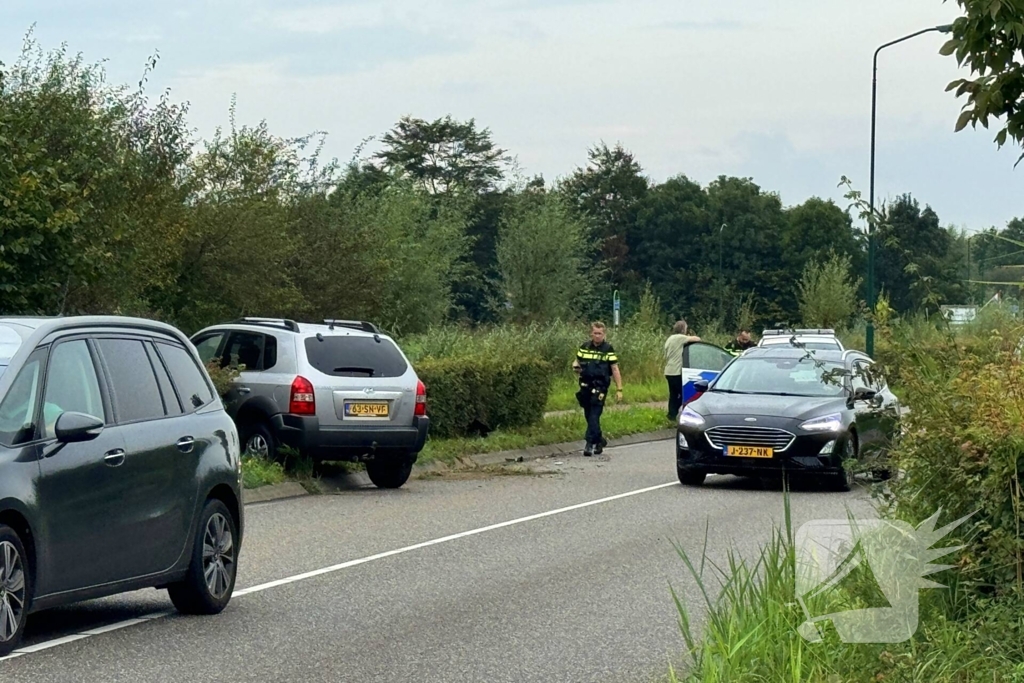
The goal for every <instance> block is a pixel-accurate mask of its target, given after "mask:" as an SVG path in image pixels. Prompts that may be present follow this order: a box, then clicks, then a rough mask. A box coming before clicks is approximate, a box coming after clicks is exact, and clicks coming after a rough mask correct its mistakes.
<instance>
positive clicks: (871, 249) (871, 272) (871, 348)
mask: <svg viewBox="0 0 1024 683" xmlns="http://www.w3.org/2000/svg"><path fill="white" fill-rule="evenodd" d="M952 30H953V25H952V24H943V25H942V26H933V27H931V28H926V29H923V30H921V31H917V32H916V33H911V34H910V35H907V36H903V37H902V38H898V39H896V40H893V41H891V42H888V43H885V44H884V45H881V46H879V47H878V49H877V50H875V56H874V59H873V60H872V63H871V188H870V190H869V193H868V203H869V205H870V209H871V210H870V215H869V217H868V328H867V333H866V335H865V340H864V341H865V346H866V347H867V348H866V349H865V351H866V352H867V354H868V355H869V356H874V355H875V324H874V321H873V317H874V314H875V303H876V302H875V123H876V119H877V117H876V111H877V103H878V53H879V52H881V51H882V50H884V49H885V48H887V47H892V46H893V45H898V44H899V43H902V42H904V41H907V40H910V39H911V38H916V37H918V36H920V35H924V34H925V33H932V32H938V33H950V32H951V31H952Z"/></svg>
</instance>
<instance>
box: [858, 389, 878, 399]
mask: <svg viewBox="0 0 1024 683" xmlns="http://www.w3.org/2000/svg"><path fill="white" fill-rule="evenodd" d="M875 396H878V392H877V391H875V390H874V389H869V388H868V387H857V388H856V389H854V391H853V400H854V401H871V400H874V398H875Z"/></svg>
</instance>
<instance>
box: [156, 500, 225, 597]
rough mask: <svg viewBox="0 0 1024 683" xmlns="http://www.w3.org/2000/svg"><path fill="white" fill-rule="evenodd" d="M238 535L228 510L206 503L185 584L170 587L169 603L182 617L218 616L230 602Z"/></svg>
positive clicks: (215, 502) (212, 503)
mask: <svg viewBox="0 0 1024 683" xmlns="http://www.w3.org/2000/svg"><path fill="white" fill-rule="evenodd" d="M237 538H238V531H237V529H236V527H235V518H234V517H233V516H232V515H231V512H230V511H229V510H228V508H227V506H226V505H224V503H222V502H221V501H219V500H216V499H213V500H209V501H207V503H206V507H205V508H203V514H202V515H201V516H200V518H199V525H198V526H197V527H196V539H195V543H194V547H193V549H192V562H191V563H190V564H189V567H188V575H187V576H186V577H185V580H184V581H182V582H180V583H176V584H174V585H172V586H169V587H168V589H167V592H168V593H169V594H170V596H171V602H173V603H174V606H175V607H176V608H177V609H178V611H179V612H181V613H183V614H218V613H219V612H221V611H222V610H223V609H224V608H225V607H227V606H228V602H230V601H231V593H232V592H233V591H234V589H235V575H236V573H237V572H238V545H237V543H236V539H237Z"/></svg>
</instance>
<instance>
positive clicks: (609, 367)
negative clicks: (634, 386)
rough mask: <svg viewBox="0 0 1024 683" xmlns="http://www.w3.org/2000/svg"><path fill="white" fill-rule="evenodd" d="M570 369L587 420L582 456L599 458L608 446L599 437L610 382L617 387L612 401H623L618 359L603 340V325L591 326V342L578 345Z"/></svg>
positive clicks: (601, 437)
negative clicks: (575, 380) (576, 377)
mask: <svg viewBox="0 0 1024 683" xmlns="http://www.w3.org/2000/svg"><path fill="white" fill-rule="evenodd" d="M572 367H573V370H575V371H576V374H577V375H579V382H580V390H579V391H578V392H576V400H577V401H578V402H579V404H580V407H581V408H583V415H584V417H586V420H587V434H586V440H587V445H586V448H584V449H583V455H585V456H587V457H590V456H592V455H600V454H601V453H602V452H603V451H604V447H605V446H607V445H608V442H607V441H606V440H605V438H604V435H602V434H601V414H602V413H603V412H604V401H605V398H606V397H607V394H608V389H609V387H610V386H611V380H612V379H613V378H614V379H615V387H616V391H615V394H616V396H615V398H616V400H618V401H621V400H622V375H621V374H620V372H619V357H618V355H617V354H616V353H615V349H614V348H613V347H612V345H611V344H609V343H608V341H607V340H606V339H605V325H604V323H602V322H594V323H591V325H590V339H589V340H588V341H586V342H584V343H583V344H581V345H580V347H579V349H578V350H577V351H576V359H575V360H574V361H573V363H572Z"/></svg>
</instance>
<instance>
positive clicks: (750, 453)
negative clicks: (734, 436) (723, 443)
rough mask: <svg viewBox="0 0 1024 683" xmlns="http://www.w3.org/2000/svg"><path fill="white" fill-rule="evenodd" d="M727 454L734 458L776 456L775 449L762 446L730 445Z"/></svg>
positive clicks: (726, 450)
mask: <svg viewBox="0 0 1024 683" xmlns="http://www.w3.org/2000/svg"><path fill="white" fill-rule="evenodd" d="M725 454H726V455H728V456H730V457H733V458H772V457H775V449H774V448H762V447H761V446H729V447H727V448H726V449H725Z"/></svg>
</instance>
